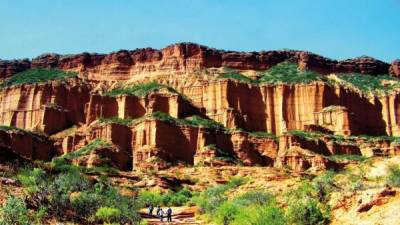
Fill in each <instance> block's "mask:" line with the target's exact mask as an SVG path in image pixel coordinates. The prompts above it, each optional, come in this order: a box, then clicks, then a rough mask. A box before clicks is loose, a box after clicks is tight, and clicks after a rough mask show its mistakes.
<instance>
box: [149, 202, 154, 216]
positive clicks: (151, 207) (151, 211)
mask: <svg viewBox="0 0 400 225" xmlns="http://www.w3.org/2000/svg"><path fill="white" fill-rule="evenodd" d="M148 210H149V216H153V205H152V204H150V205H149V208H148Z"/></svg>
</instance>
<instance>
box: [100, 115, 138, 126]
mask: <svg viewBox="0 0 400 225" xmlns="http://www.w3.org/2000/svg"><path fill="white" fill-rule="evenodd" d="M135 121H138V119H122V118H119V117H110V118H100V119H99V122H100V123H101V124H111V123H115V124H120V125H124V126H130V125H132V124H134V123H135Z"/></svg>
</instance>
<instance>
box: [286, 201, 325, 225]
mask: <svg viewBox="0 0 400 225" xmlns="http://www.w3.org/2000/svg"><path fill="white" fill-rule="evenodd" d="M286 219H287V221H288V222H289V224H297V225H324V224H328V223H329V211H326V212H322V211H321V209H320V208H319V207H318V203H317V202H316V201H315V200H311V199H307V200H305V201H300V200H299V201H297V202H292V203H291V204H289V207H288V209H287V214H286Z"/></svg>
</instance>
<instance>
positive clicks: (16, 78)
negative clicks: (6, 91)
mask: <svg viewBox="0 0 400 225" xmlns="http://www.w3.org/2000/svg"><path fill="white" fill-rule="evenodd" d="M76 76H77V73H74V72H66V71H62V70H59V69H29V70H25V71H23V72H20V73H17V74H15V75H13V76H12V77H10V78H8V79H6V80H5V81H4V82H3V83H2V84H1V85H0V87H1V88H4V87H10V86H15V85H21V84H36V83H43V82H47V81H49V80H64V79H67V78H70V77H76Z"/></svg>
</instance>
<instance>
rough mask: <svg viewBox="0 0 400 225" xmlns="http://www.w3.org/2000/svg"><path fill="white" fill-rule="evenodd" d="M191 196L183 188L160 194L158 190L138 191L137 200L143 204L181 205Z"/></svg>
mask: <svg viewBox="0 0 400 225" xmlns="http://www.w3.org/2000/svg"><path fill="white" fill-rule="evenodd" d="M191 197H192V193H191V192H190V191H189V190H188V189H186V188H183V189H181V190H180V191H178V192H173V191H169V192H167V193H165V194H161V193H160V192H158V191H153V192H151V191H146V190H141V191H139V195H138V200H139V201H140V202H141V203H143V204H144V205H150V204H151V205H153V206H157V205H164V206H182V205H185V204H186V203H187V202H189V200H190V199H191Z"/></svg>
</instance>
